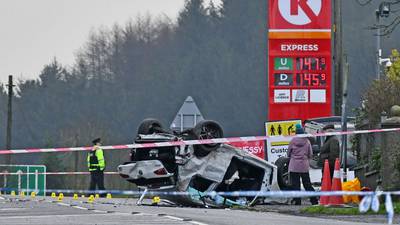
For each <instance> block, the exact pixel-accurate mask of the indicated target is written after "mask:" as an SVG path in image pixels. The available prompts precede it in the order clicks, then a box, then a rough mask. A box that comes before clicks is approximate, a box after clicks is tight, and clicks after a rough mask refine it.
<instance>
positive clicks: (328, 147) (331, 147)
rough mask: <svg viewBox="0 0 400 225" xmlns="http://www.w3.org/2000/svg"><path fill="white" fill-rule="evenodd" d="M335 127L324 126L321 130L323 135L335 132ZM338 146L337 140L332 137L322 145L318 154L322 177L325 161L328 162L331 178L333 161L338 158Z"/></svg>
mask: <svg viewBox="0 0 400 225" xmlns="http://www.w3.org/2000/svg"><path fill="white" fill-rule="evenodd" d="M334 129H335V126H334V125H333V124H329V125H326V126H325V127H323V128H322V131H323V132H324V133H328V132H335V130H334ZM339 153H340V146H339V139H338V138H337V137H336V136H334V135H332V136H327V137H326V139H325V142H324V144H323V145H322V147H321V151H320V153H319V159H318V164H319V165H320V166H322V175H324V162H325V160H326V159H327V160H328V162H329V172H330V174H331V179H332V177H333V172H334V170H335V160H336V158H339Z"/></svg>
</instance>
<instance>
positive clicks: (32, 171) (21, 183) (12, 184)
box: [0, 165, 46, 196]
mask: <svg viewBox="0 0 400 225" xmlns="http://www.w3.org/2000/svg"><path fill="white" fill-rule="evenodd" d="M0 172H9V173H17V174H13V175H3V179H0V184H1V187H3V188H6V189H9V190H17V191H18V192H21V191H24V192H28V191H32V190H34V191H35V194H36V195H37V196H45V195H46V175H45V174H40V173H45V172H46V166H44V165H0ZM19 173H20V174H19ZM26 173H29V174H26Z"/></svg>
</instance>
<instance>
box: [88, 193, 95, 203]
mask: <svg viewBox="0 0 400 225" xmlns="http://www.w3.org/2000/svg"><path fill="white" fill-rule="evenodd" d="M88 202H89V203H93V202H94V196H93V195H90V196H89V198H88Z"/></svg>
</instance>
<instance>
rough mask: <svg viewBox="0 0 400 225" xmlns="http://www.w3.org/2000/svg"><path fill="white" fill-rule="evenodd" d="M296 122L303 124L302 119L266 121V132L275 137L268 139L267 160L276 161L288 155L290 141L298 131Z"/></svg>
mask: <svg viewBox="0 0 400 225" xmlns="http://www.w3.org/2000/svg"><path fill="white" fill-rule="evenodd" d="M296 124H301V120H284V121H274V122H266V123H265V133H266V134H267V135H268V136H281V137H275V138H274V139H273V141H270V140H267V151H266V152H267V161H268V162H272V163H274V162H275V161H276V160H277V159H278V158H279V157H282V156H286V154H287V150H288V147H289V142H290V141H291V140H292V137H288V136H289V135H294V134H295V133H296Z"/></svg>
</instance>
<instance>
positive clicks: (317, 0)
mask: <svg viewBox="0 0 400 225" xmlns="http://www.w3.org/2000/svg"><path fill="white" fill-rule="evenodd" d="M278 8H279V12H280V14H281V15H282V17H283V18H284V19H285V20H286V21H288V22H289V23H291V24H294V25H306V24H309V23H311V22H313V21H315V20H316V19H317V17H318V15H319V13H320V12H321V8H322V0H278Z"/></svg>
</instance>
